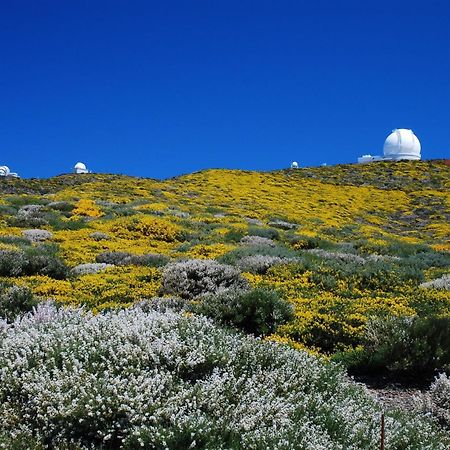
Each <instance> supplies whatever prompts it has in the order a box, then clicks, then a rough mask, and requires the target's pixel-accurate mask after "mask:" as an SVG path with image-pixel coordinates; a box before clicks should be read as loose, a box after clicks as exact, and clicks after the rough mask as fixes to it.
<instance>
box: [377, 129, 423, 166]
mask: <svg viewBox="0 0 450 450" xmlns="http://www.w3.org/2000/svg"><path fill="white" fill-rule="evenodd" d="M383 152H384V157H385V158H386V159H392V160H400V159H407V160H415V161H417V160H420V142H419V139H417V136H416V135H415V134H414V133H413V131H412V130H406V129H404V128H400V129H396V130H393V131H392V133H391V134H390V135H389V136H388V137H387V138H386V141H385V142H384V147H383Z"/></svg>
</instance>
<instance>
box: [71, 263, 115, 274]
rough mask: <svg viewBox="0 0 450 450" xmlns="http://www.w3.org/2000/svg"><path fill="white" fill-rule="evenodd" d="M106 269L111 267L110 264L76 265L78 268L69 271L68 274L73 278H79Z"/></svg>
mask: <svg viewBox="0 0 450 450" xmlns="http://www.w3.org/2000/svg"><path fill="white" fill-rule="evenodd" d="M108 267H113V265H112V264H105V263H87V264H78V266H75V267H73V268H72V270H71V271H70V274H71V275H73V276H76V277H77V276H79V275H88V274H92V273H98V272H102V271H103V270H105V269H107V268H108Z"/></svg>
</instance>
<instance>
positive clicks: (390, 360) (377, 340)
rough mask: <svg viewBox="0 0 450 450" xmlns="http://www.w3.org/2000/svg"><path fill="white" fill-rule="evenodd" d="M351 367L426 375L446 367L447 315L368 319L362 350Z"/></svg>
mask: <svg viewBox="0 0 450 450" xmlns="http://www.w3.org/2000/svg"><path fill="white" fill-rule="evenodd" d="M351 366H352V367H350V369H351V370H354V371H366V370H369V371H370V370H380V371H385V370H387V371H390V372H397V373H410V374H414V375H416V376H417V375H418V374H420V375H421V376H423V377H426V376H429V375H430V374H432V373H433V372H434V371H436V370H447V371H449V370H450V317H433V316H431V317H417V316H414V317H381V318H373V319H371V320H369V322H368V323H367V325H366V333H365V337H364V352H363V353H362V354H361V353H360V354H359V355H358V361H357V362H356V363H353V364H351Z"/></svg>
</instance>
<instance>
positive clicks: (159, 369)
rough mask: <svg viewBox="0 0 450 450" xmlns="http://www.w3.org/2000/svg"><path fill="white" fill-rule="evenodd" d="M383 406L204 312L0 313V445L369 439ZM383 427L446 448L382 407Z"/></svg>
mask: <svg viewBox="0 0 450 450" xmlns="http://www.w3.org/2000/svg"><path fill="white" fill-rule="evenodd" d="M380 412H381V411H380V407H379V406H378V405H377V404H376V403H375V401H374V400H373V399H372V398H371V397H370V396H369V394H368V393H367V391H366V390H365V389H364V388H362V387H361V386H358V385H356V384H354V383H353V382H351V381H350V380H348V379H347V378H346V376H345V375H344V374H343V372H342V371H341V369H339V368H337V367H336V366H333V365H325V364H323V363H322V362H320V361H319V360H318V359H315V358H314V357H312V356H308V355H307V354H306V353H303V352H298V351H295V350H293V349H290V348H288V347H284V346H280V345H278V344H275V343H269V342H261V341H259V340H257V339H254V338H252V337H248V336H244V335H239V334H236V333H232V332H229V331H226V330H223V329H221V328H218V327H216V326H215V325H213V324H212V323H211V322H210V321H209V320H208V319H206V318H204V317H201V316H189V317H188V316H186V315H185V314H182V313H176V312H174V311H170V310H167V311H166V312H164V313H162V312H158V311H153V310H149V311H147V312H145V311H143V310H142V309H141V308H139V307H135V308H132V309H128V310H121V311H111V312H108V313H103V314H96V315H93V314H91V313H90V312H86V311H83V310H80V309H66V310H65V309H57V308H56V307H55V306H54V305H52V304H41V305H40V306H39V307H38V308H37V310H36V311H35V313H34V314H29V315H26V316H24V317H23V318H22V319H21V320H20V321H16V322H15V323H14V324H13V325H7V324H5V323H3V324H2V325H0V446H1V447H2V448H5V449H12V448H17V449H19V448H27V449H33V448H35V449H37V448H59V449H64V448H66V449H68V448H73V449H75V448H76V449H93V448H98V449H100V448H103V449H106V448H109V449H136V448H147V449H161V450H162V449H169V450H178V449H188V448H192V449H205V450H206V449H211V450H213V449H223V450H225V449H246V450H253V449H254V450H263V449H264V450H266V449H273V450H288V449H289V450H290V449H304V450H320V449H323V450H329V449H333V450H349V449H354V450H357V449H367V450H369V449H370V450H372V449H374V448H377V446H378V442H379V421H380ZM386 439H387V442H386V448H390V449H402V450H403V449H404V450H407V449H411V450H412V449H428V450H445V449H446V448H448V447H447V446H446V445H447V443H448V441H445V438H444V437H442V436H441V435H440V434H439V433H438V432H437V431H436V429H435V428H433V425H432V424H430V423H428V422H427V421H425V420H423V419H422V418H420V417H407V416H402V415H400V414H395V415H394V414H390V413H387V415H386Z"/></svg>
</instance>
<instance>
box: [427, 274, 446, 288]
mask: <svg viewBox="0 0 450 450" xmlns="http://www.w3.org/2000/svg"><path fill="white" fill-rule="evenodd" d="M420 287H421V288H425V289H444V290H446V291H450V274H445V275H442V277H440V278H436V279H435V280H432V281H427V282H425V283H422V284H421V285H420Z"/></svg>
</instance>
